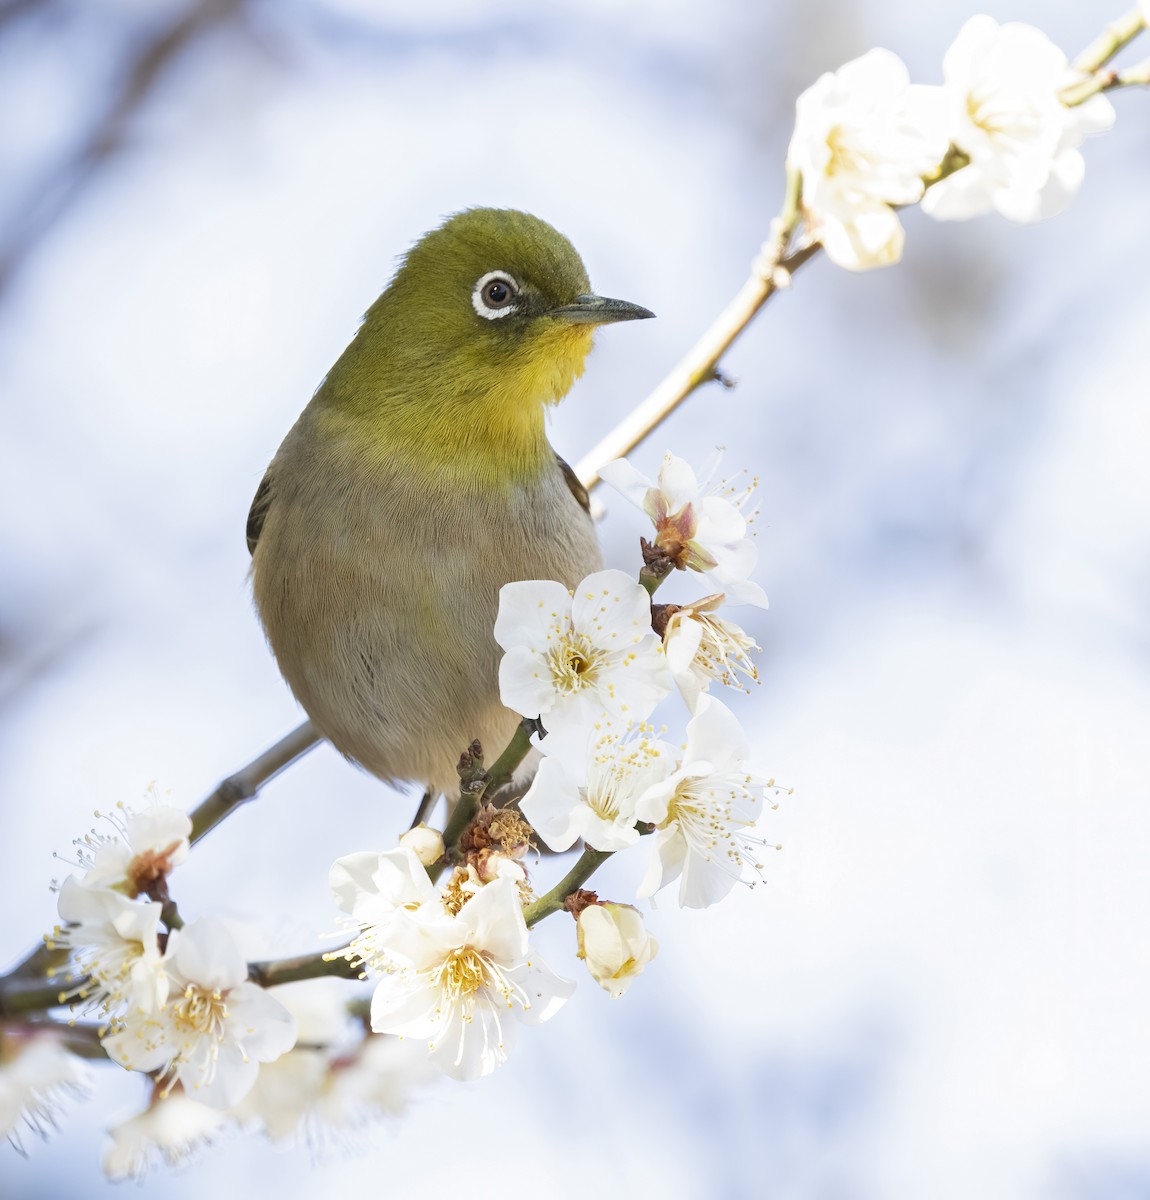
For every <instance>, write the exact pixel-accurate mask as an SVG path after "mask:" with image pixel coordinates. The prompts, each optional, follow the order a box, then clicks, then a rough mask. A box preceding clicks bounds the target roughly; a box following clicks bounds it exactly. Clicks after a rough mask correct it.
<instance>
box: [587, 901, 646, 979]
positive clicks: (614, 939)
mask: <svg viewBox="0 0 1150 1200" xmlns="http://www.w3.org/2000/svg"><path fill="white" fill-rule="evenodd" d="M578 930H579V957H580V958H581V959H583V960H584V961H585V962H586V964H587V970H588V971H590V972H591V978H592V979H594V980H595V982H596V983H597V984H598V985H599V986H600V987H601V988H603V989H604V991H606V992H607V993H608V994H609V995H610V997H611V999H612V1000H617V999H618V998H619V997H620V996H621V995H622V994H623V993H624V992H625V991H626V990H627V989H628V988H629V987H630V986H631V980H632V979H634V978H635V976H636V975H638V974H640V972H641V971H642V970H643V968H644V967H645V966H646V965H647V964H648V963H649V962H650V961H651V959H653V958H654V957H655V954H656V952H657V951H658V949H659V943H658V942H657V941H656V940H655V939H654V938H653V937H652V936H651V935H650V934H649V933H648V932H647V930H646V929H645V928H644V927H643V918H642V916H641V914H640V913H639V910H638V909H637V908H634V907H632V906H631V905H630V904H613V903H610V902H608V903H606V904H591V905H589V906H588V907H587V908H585V909H584V910H583V911H582V912H581V913H580V914H579V923H578Z"/></svg>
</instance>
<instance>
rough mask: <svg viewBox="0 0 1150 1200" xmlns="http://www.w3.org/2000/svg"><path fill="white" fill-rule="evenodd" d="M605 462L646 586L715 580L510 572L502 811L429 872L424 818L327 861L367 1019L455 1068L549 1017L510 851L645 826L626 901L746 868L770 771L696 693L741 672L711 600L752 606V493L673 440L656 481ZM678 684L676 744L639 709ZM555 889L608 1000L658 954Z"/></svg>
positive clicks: (554, 982)
mask: <svg viewBox="0 0 1150 1200" xmlns="http://www.w3.org/2000/svg"><path fill="white" fill-rule="evenodd" d="M603 475H604V478H605V479H607V480H608V481H609V482H611V483H612V484H614V485H615V486H616V487H618V488H619V490H620V491H622V492H623V493H624V494H626V495H628V496H630V497H631V498H632V499H634V500H635V502H636V503H637V504H639V505H640V506H641V507H642V508H643V509H644V511H645V512H646V513H647V514H648V515H649V516H650V518H651V520H652V523H653V525H654V530H655V532H654V537H653V539H652V541H651V542H650V543H645V556H644V557H645V566H644V571H645V572H646V573H647V576H648V581H649V584H650V583H651V581H653V580H654V579H656V578H660V577H662V576H665V575H667V574H669V573H670V572H671V571H672V570H674V569H675V568H680V569H682V570H684V571H686V570H693V571H696V572H700V573H702V574H704V575H707V576H709V578H710V580H711V585H712V587H715V588H721V589H722V591H720V592H712V593H711V594H709V595H707V596H704V597H702V598H701V599H699V600H696V601H694V602H692V603H688V604H683V605H656V606H654V607H653V606H652V603H651V590H653V586H650V587H644V586H643V585H642V584H640V583H639V582H637V581H636V579H635V578H634V577H632V576H628V575H627V574H625V573H624V572H622V571H617V570H606V571H598V572H596V573H594V574H592V575H590V576H588V577H587V578H586V579H584V580H583V581H582V582H581V583H580V584H579V585H578V586H577V587H576V588H575V589H573V590H571V591H569V590H568V589H567V588H566V587H565V586H564V585H563V584H561V583H558V582H556V581H554V580H523V581H519V582H515V583H509V584H507V585H506V586H505V587H504V588H503V589H502V591H501V594H500V604H499V613H498V617H497V620H496V623H495V629H494V634H495V639H496V641H497V642H498V643H499V645H500V646H501V647H502V649H503V650H504V656H503V659H502V663H501V666H500V674H499V682H500V694H501V698H502V700H503V702H504V704H506V705H507V706H508V707H509V708H511V709H512V710H514V711H516V712H518V713H520V714H521V715H522V716H523V717H525V718H527V719H528V720H529V721H531V722H533V723H535V725H536V727H537V729H538V730H539V732H538V733H537V734H536V735H535V749H536V750H537V751H538V762H537V766H536V770H535V774H534V777H533V779H532V781H531V783H530V786H529V787H528V788H527V790H526V792H525V794H523V795H522V797H521V799H520V801H519V804H518V808H515V807H496V806H494V805H486V806H484V807H483V808H482V809H481V810H480V811H479V813H478V815H477V816H476V817H475V819H474V820H473V821H472V822H471V824H470V825H469V826H468V827H467V829H466V830H465V832H464V834H463V837H462V839H461V841H460V843H459V845H458V847H455V848H454V853H453V856H452V861H453V862H454V864H455V865H454V869H453V870H452V872H451V874H450V875H449V876H448V877H447V880H446V883H445V884H444V885H442V886H440V885H438V884H437V883H435V882H433V877H432V875H431V874H430V873H429V870H428V869H427V868H429V867H431V868H434V867H435V866H436V864H437V863H439V862H440V861H441V857H442V856H443V854H444V845H443V842H442V840H441V839H440V838H439V837H438V835H436V834H434V833H433V832H432V831H429V830H426V829H424V828H422V827H417V828H416V829H414V830H412V831H410V832H409V833H408V834H405V835H404V837H403V839H401V844H400V846H399V847H398V848H397V849H395V850H389V851H384V852H382V853H377V852H363V853H357V854H352V855H348V856H346V857H344V858H341V859H340V860H338V861H337V862H336V863H335V864H334V865H333V867H332V870H331V874H330V883H331V887H332V890H333V893H334V894H335V897H336V901H337V903H338V904H339V906H340V907H341V908H342V909H343V911H344V913H345V915H346V919H347V920H348V921H349V922H350V923H351V925H352V926H353V928H354V930H355V936H354V937H353V939H352V941H351V943H350V944H349V946H348V947H347V949H346V951H345V952H344V954H345V956H346V958H347V959H348V961H349V962H350V963H352V964H353V966H355V967H356V968H358V969H360V970H361V971H362V972H363V973H364V974H366V975H369V976H370V977H371V978H372V979H373V981H374V990H373V995H372V999H371V1006H370V1022H371V1027H372V1029H373V1030H374V1031H375V1032H377V1033H386V1034H394V1035H398V1036H400V1037H403V1038H405V1039H412V1040H418V1041H421V1042H425V1043H426V1045H427V1050H428V1058H429V1061H431V1062H432V1063H434V1064H435V1065H436V1066H437V1067H439V1068H440V1069H441V1070H442V1071H444V1072H445V1073H447V1074H448V1075H451V1076H453V1077H455V1078H457V1079H474V1078H476V1077H479V1076H482V1075H486V1074H488V1073H489V1072H491V1071H493V1070H494V1069H495V1068H496V1067H498V1066H499V1065H500V1064H501V1063H502V1062H503V1061H504V1060H505V1058H506V1056H507V1053H508V1051H509V1049H510V1047H511V1045H512V1041H513V1038H514V1036H515V1033H516V1029H517V1026H518V1024H520V1023H527V1024H535V1023H538V1022H541V1021H545V1020H547V1019H548V1018H550V1017H551V1016H553V1015H554V1014H555V1013H556V1012H557V1011H558V1010H559V1009H560V1008H561V1007H562V1005H563V1004H564V1003H565V1002H566V1000H567V998H568V997H569V996H570V995H571V992H572V990H573V988H574V984H573V983H571V982H570V981H568V980H566V979H563V978H561V977H560V976H559V975H557V974H555V973H554V972H553V971H552V970H551V969H550V968H549V967H548V966H547V965H546V964H545V963H544V962H543V961H542V960H541V959H540V958H539V956H538V955H537V954H536V953H534V952H533V951H532V950H531V948H530V931H529V927H528V920H527V914H529V913H532V911H533V909H532V904H533V902H534V893H533V891H532V887H531V881H530V878H529V873H528V867H527V855H528V851H529V849H530V848H531V846H532V845H534V844H535V843H536V839H538V840H540V841H542V842H543V843H544V844H545V845H546V846H547V847H548V848H550V849H551V850H554V851H565V850H568V849H570V848H571V847H572V846H574V845H575V844H576V843H577V842H581V843H582V844H583V845H584V846H585V847H587V848H588V849H589V850H591V851H595V852H600V853H603V854H608V853H615V852H617V851H622V850H626V849H629V848H630V847H633V846H636V845H638V844H639V843H640V842H641V841H643V840H644V837H645V835H651V836H650V837H649V839H648V840H649V844H650V847H651V853H650V856H649V861H648V866H647V869H646V873H645V875H644V878H643V881H642V884H641V886H640V887H639V889H638V891H639V896H640V897H643V898H645V897H649V896H652V895H653V894H654V893H655V892H657V891H659V890H660V889H661V888H662V887H664V886H666V885H667V884H670V883H672V882H673V881H675V880H678V881H679V893H678V894H679V900H680V903H681V904H684V905H689V906H693V907H705V906H707V905H709V904H712V903H714V902H715V901H716V900H719V899H721V898H722V897H723V896H724V895H726V894H727V893H728V892H729V891H730V890H731V888H732V887H733V886H734V884H735V882H736V880H738V879H741V878H748V881H749V877H753V873H754V872H756V871H757V870H758V863H757V851H758V848H759V846H760V845H761V842H760V840H759V839H758V838H757V837H755V835H754V834H753V833H752V827H753V825H754V824H755V822H756V821H757V820H758V817H759V815H760V812H761V810H762V807H763V803H764V797H765V795H766V793H767V791H768V790H769V789H771V788H773V786H774V785H773V783H772V782H771V781H769V780H766V779H763V778H760V777H759V776H758V775H756V774H755V773H754V772H753V771H752V770H751V769H749V768H748V766H747V764H746V758H747V745H746V738H745V736H744V734H743V732H742V730H741V728H740V727H739V724H738V722H737V721H736V720H735V717H734V716H733V714H732V713H731V712H730V711H729V710H728V709H727V708H726V707H725V706H723V705H722V704H721V703H719V701H718V700H716V699H714V698H713V697H712V696H710V695H708V694H706V693H707V689H708V688H709V686H710V685H711V684H712V683H713V682H715V681H716V680H718V681H721V682H724V683H727V684H732V685H736V686H738V685H739V683H740V681H741V680H742V679H744V678H754V676H755V668H754V665H753V663H752V661H751V658H750V653H751V651H752V650H754V649H756V648H757V647H755V644H754V642H753V641H752V639H751V638H749V637H748V636H747V635H746V634H745V633H744V632H743V631H742V630H741V629H739V627H738V626H737V625H735V624H734V623H733V622H731V621H729V620H727V619H726V618H724V617H720V616H719V615H718V611H717V610H718V609H719V607H720V605H721V604H722V603H723V602H724V594H728V595H729V596H730V597H731V598H733V599H736V600H737V602H740V603H752V604H760V605H765V604H766V596H765V595H764V594H763V592H762V589H761V588H760V587H759V586H758V585H757V584H756V583H754V582H753V581H751V580H750V579H749V578H748V575H749V572H750V571H751V569H752V568H753V567H754V564H755V558H756V551H755V546H754V544H753V542H752V541H751V540H750V538H749V537H748V516H747V514H746V513H745V512H744V509H745V507H746V505H747V502H748V500H749V498H750V494H751V489H750V488H743V489H741V490H739V489H735V488H732V487H730V486H728V485H721V486H720V487H718V488H708V487H707V486H705V485H700V483H699V481H698V479H697V478H696V476H695V474H694V472H693V471H692V469H691V468H690V467H689V466H688V465H687V464H686V463H685V462H684V461H682V460H681V459H678V458H676V457H675V456H673V455H670V454H668V455H667V456H666V457H665V458H664V460H663V464H662V467H661V470H660V473H659V478H658V480H657V481H652V480H648V479H646V478H644V477H643V476H641V475H640V474H639V473H638V472H637V471H636V470H635V469H634V468H633V467H631V466H630V464H628V463H627V462H625V461H623V460H620V461H618V462H616V463H612V464H610V465H609V466H608V467H607V468H605V470H604V472H603ZM676 684H677V685H678V688H679V691H680V692H681V694H682V696H683V699H684V700H685V701H686V705H687V708H688V712H687V714H686V715H689V716H690V720H689V723H688V724H687V727H686V738H685V742H684V744H683V745H681V746H678V747H676V746H674V745H672V744H671V743H670V742H668V741H666V740H664V739H663V738H662V737H660V736H657V735H656V733H655V731H654V730H653V728H652V727H651V726H650V725H649V724H648V723H647V722H648V719H649V718H650V716H651V715H652V713H653V711H654V710H655V708H656V706H657V705H659V704H660V702H661V701H663V700H664V699H665V698H667V697H668V696H669V695H670V694H671V693H672V692H673V691H674V690H675V686H676ZM560 900H562V901H565V905H564V906H565V907H567V909H568V911H569V912H571V914H572V915H573V916H575V917H576V919H577V922H578V924H577V927H576V934H577V937H576V945H577V955H578V957H579V958H581V959H582V960H583V962H584V963H585V964H586V966H587V969H588V971H589V972H590V974H591V976H592V978H593V979H594V980H595V981H596V982H597V983H599V984H600V985H601V986H602V987H603V988H604V989H605V990H606V991H607V992H608V993H609V994H610V995H611V996H613V997H616V996H620V995H622V994H623V992H624V991H625V990H626V989H627V987H628V986H629V985H630V983H631V982H632V980H633V979H634V978H635V977H636V976H637V975H638V974H639V973H640V972H641V971H642V970H643V968H644V967H645V966H646V964H647V963H649V962H650V961H651V959H652V958H653V957H654V955H655V952H656V949H657V943H656V940H655V939H654V938H653V937H652V936H651V935H650V934H648V933H647V932H646V930H645V929H644V926H643V920H642V917H641V915H640V914H639V912H638V910H637V909H636V908H635V907H634V906H633V905H628V904H622V903H618V902H614V901H601V900H600V899H599V897H598V896H597V895H596V894H595V893H593V892H588V891H583V890H577V891H575V892H573V893H572V894H571V895H570V896H566V897H560ZM556 907H558V904H557V905H556Z"/></svg>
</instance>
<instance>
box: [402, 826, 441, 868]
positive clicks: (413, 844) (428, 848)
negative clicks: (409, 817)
mask: <svg viewBox="0 0 1150 1200" xmlns="http://www.w3.org/2000/svg"><path fill="white" fill-rule="evenodd" d="M399 844H400V845H401V846H406V847H407V849H409V850H411V851H412V853H414V855H415V857H416V858H418V859H419V861H420V862H421V863H423V865H424V866H425V867H430V866H431V865H432V863H436V862H438V861H439V860H440V859H441V858H442V857H443V834H441V833H440V832H439V830H438V829H432V828H431V826H430V825H424V824H422V823H420V824H419V825H415V826H413V827H412V828H411V829H409V830H408V831H407V832H406V833H403V834H400V838H399Z"/></svg>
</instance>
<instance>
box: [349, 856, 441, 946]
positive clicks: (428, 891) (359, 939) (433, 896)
mask: <svg viewBox="0 0 1150 1200" xmlns="http://www.w3.org/2000/svg"><path fill="white" fill-rule="evenodd" d="M328 883H329V885H330V886H331V890H332V892H333V894H334V895H335V901H336V903H337V904H338V905H339V906H340V908H342V909H343V911H344V912H346V913H348V914H349V916H350V917H351V920H352V922H353V923H354V924H355V925H357V926H358V927H359V933H358V934H357V935H356V937H355V938H354V939H353V940H352V942H351V944H350V945H349V946H348V961H349V962H352V963H361V964H366V965H367V966H369V967H373V968H376V969H380V968H382V967H383V966H385V965H386V962H387V957H386V947H387V939H388V936H389V934H390V931H391V928H392V926H393V925H394V923H395V920H396V916H397V914H398V913H401V912H403V911H404V910H412V909H417V908H419V906H420V905H423V904H430V905H438V903H439V893H438V892H437V891H436V890H435V885H434V884H433V883H432V882H431V880H430V879H429V878H428V876H427V871H426V870H425V869H424V866H423V864H422V863H421V862H420V861H419V859H418V858H417V857H416V855H415V852H414V851H413V850H412V849H410V848H409V847H408V846H397V847H396V848H395V849H394V850H387V851H385V852H384V853H382V854H380V853H375V852H373V851H360V852H358V853H356V854H348V855H346V856H345V857H343V858H338V859H336V861H335V862H334V863H333V864H332V866H331V870H330V871H329V872H328Z"/></svg>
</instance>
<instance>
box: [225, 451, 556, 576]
mask: <svg viewBox="0 0 1150 1200" xmlns="http://www.w3.org/2000/svg"><path fill="white" fill-rule="evenodd" d="M567 469H568V470H570V469H571V468H570V467H568V468H567ZM271 506H272V473H271V471H266V472H265V473H264V477H263V479H261V480H260V486H259V487H258V488H256V495H255V499H254V500H253V501H252V506H251V508H250V509H248V553H249V554H255V552H256V543H257V542H258V541H259V540H260V532H261V531H262V530H263V527H264V518H265V517H267V515H268V509H269V508H271Z"/></svg>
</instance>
